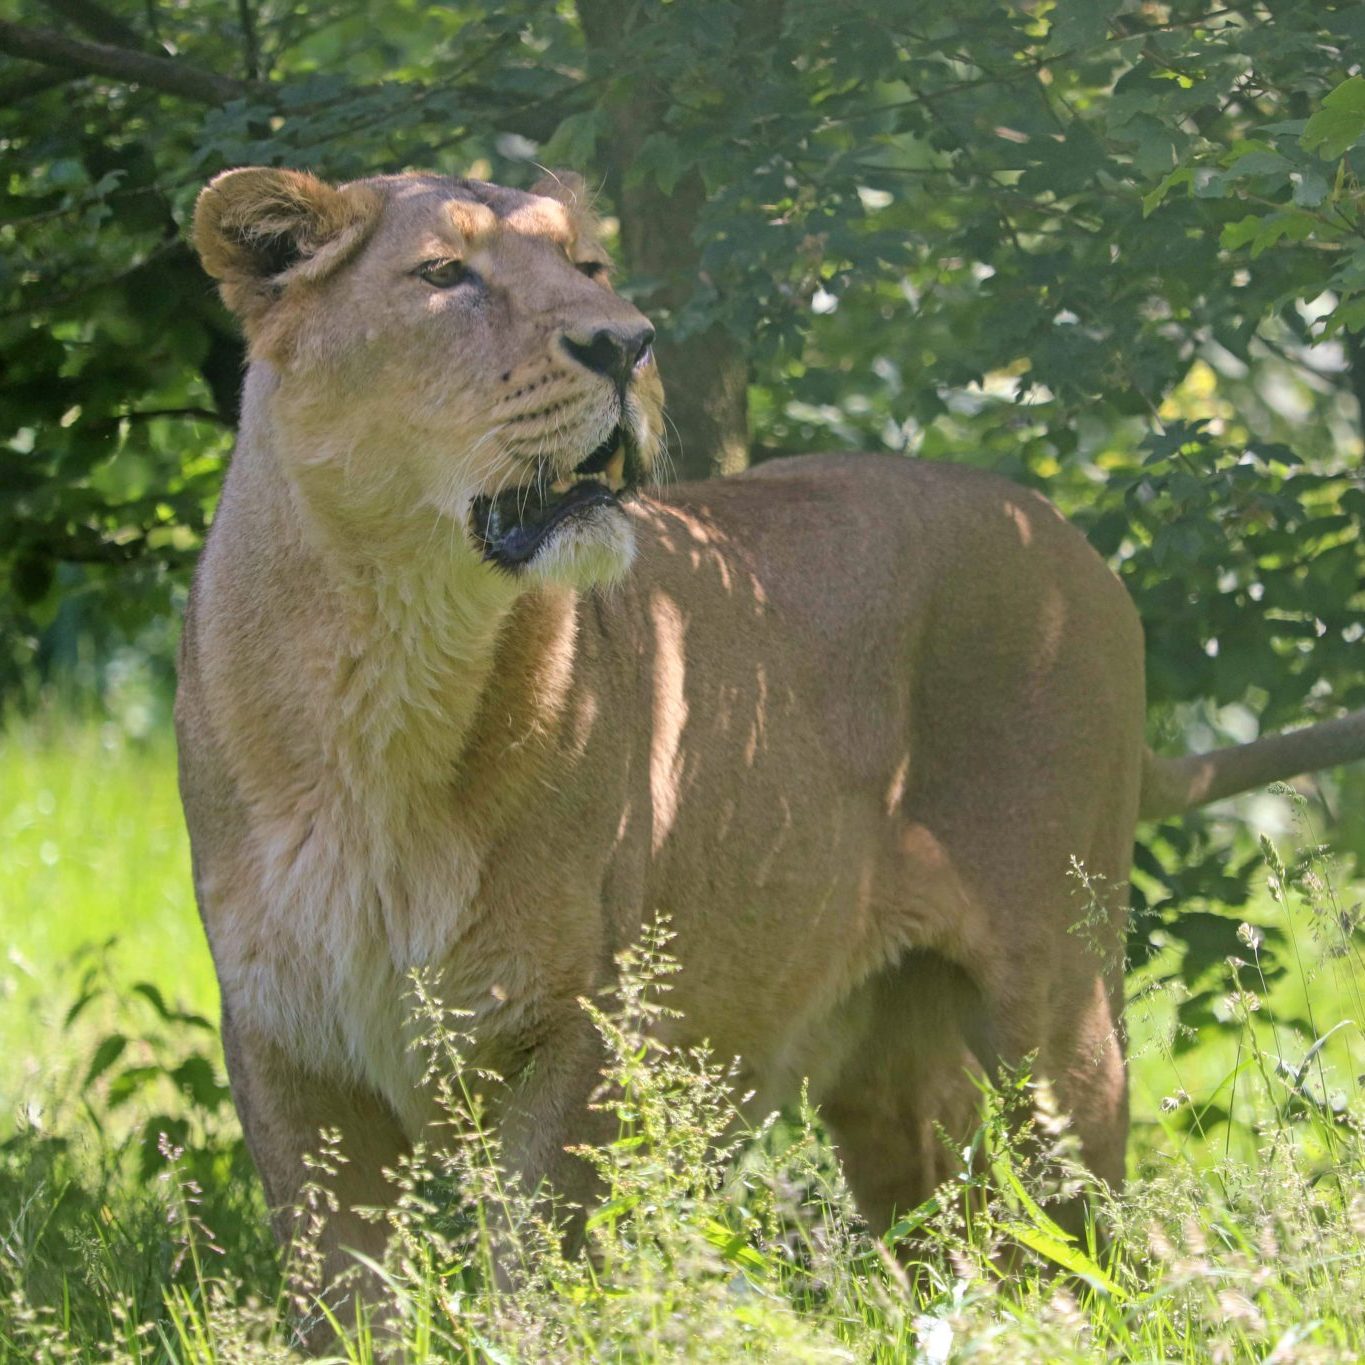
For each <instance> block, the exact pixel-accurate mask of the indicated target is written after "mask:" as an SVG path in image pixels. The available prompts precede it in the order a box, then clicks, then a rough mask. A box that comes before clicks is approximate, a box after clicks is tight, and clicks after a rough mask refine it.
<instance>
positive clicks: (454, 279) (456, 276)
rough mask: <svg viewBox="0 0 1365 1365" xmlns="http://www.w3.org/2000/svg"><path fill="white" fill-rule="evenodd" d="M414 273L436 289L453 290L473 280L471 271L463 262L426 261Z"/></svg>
mask: <svg viewBox="0 0 1365 1365" xmlns="http://www.w3.org/2000/svg"><path fill="white" fill-rule="evenodd" d="M416 273H417V275H418V277H419V278H420V279H423V280H425V281H426V282H427V283H428V284H429V285H431V286H432V287H433V288H436V289H453V288H454V287H455V286H456V285H457V284H463V283H464V282H465V281H466V280H470V279H473V278H474V274H473V271H471V270H470V269H469V267H468V266H466V265H465V263H464V262H463V261H427V262H426V263H425V264H424V265H421V266H419V267H418V268H417V272H416Z"/></svg>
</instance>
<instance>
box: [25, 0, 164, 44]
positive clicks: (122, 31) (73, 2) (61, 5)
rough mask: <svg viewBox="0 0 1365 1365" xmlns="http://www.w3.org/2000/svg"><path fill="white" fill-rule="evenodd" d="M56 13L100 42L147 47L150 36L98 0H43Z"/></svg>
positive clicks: (45, 5) (44, 4)
mask: <svg viewBox="0 0 1365 1365" xmlns="http://www.w3.org/2000/svg"><path fill="white" fill-rule="evenodd" d="M41 3H42V4H43V6H44V7H45V8H47V9H50V10H51V11H52V12H53V13H54V14H60V15H61V17H62V18H63V19H65V20H67V21H68V22H69V23H72V24H75V26H76V27H77V28H78V29H80V30H81V32H82V33H87V34H89V35H90V37H92V38H94V39H95V41H96V42H100V43H113V44H115V45H116V46H118V47H127V48H133V49H145V48H146V47H147V40H146V39H145V38H144V37H143V36H142V35H141V34H140V33H139V32H138V31H137V30H136V29H135V28H133V27H132V26H131V25H130V24H125V23H124V22H123V20H122V19H120V18H119V17H118V15H116V14H110V13H109V11H108V10H107V9H104V8H103V7H102V6H100V5H97V4H95V3H94V0H41Z"/></svg>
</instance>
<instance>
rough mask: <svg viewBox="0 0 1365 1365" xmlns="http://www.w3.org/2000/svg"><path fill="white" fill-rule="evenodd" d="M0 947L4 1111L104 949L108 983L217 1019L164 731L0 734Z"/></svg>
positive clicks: (78, 727) (60, 721) (52, 725)
mask: <svg viewBox="0 0 1365 1365" xmlns="http://www.w3.org/2000/svg"><path fill="white" fill-rule="evenodd" d="M0 937H3V941H4V952H5V955H4V959H3V961H0V1036H3V1038H4V1039H5V1046H4V1048H3V1049H2V1050H0V1103H3V1105H4V1108H5V1109H8V1108H10V1107H11V1106H12V1104H13V1101H14V1097H15V1094H16V1086H18V1085H19V1084H20V1083H21V1081H29V1082H31V1081H32V1080H33V1079H35V1078H38V1077H41V1076H42V1075H43V1074H44V1073H45V1072H46V1070H47V1069H48V1068H49V1067H50V1065H51V1064H52V1061H53V1056H52V1051H51V1050H52V1048H53V1046H54V1044H55V1043H57V1042H58V1039H59V1035H57V1034H56V1033H55V1029H56V1026H57V1025H58V1024H59V1022H60V1017H61V1012H62V1011H63V1010H64V1009H65V1008H66V1007H67V1006H68V1005H69V1004H70V997H69V996H66V997H63V995H62V989H63V987H65V988H67V989H69V988H70V985H71V973H73V972H74V971H75V970H76V969H75V967H74V965H73V956H74V955H75V954H76V953H77V952H78V950H81V949H86V948H89V949H97V948H99V947H100V946H101V945H103V944H105V943H109V942H110V941H111V940H112V946H111V947H110V948H109V950H108V958H109V965H110V969H111V973H112V974H113V976H114V977H115V979H117V980H120V981H122V982H125V983H127V984H129V985H131V984H132V983H133V982H135V981H152V982H155V983H156V984H157V985H158V986H159V988H160V989H161V991H162V992H163V993H164V994H165V996H166V998H167V999H168V1000H170V1001H173V1002H174V1001H176V1000H179V1001H181V1002H182V1003H183V1004H185V1005H186V1006H187V1007H190V1008H193V1009H194V1010H196V1011H197V1012H199V1013H205V1014H208V1015H210V1016H215V1015H216V1012H217V999H218V992H217V985H216V983H215V980H214V975H213V964H212V962H211V960H210V958H209V953H208V948H207V945H206V944H205V941H204V934H203V930H202V928H201V927H200V923H199V915H198V912H197V911H196V909H195V904H194V893H193V890H192V887H191V884H190V860H189V842H188V840H187V838H186V835H185V822H184V819H183V817H182V815H181V813H180V799H179V796H178V794H177V791H176V773H175V747H174V743H173V740H172V738H171V735H170V733H169V731H168V730H166V729H164V728H163V729H158V730H155V731H153V732H152V733H151V735H149V736H148V737H147V738H146V739H142V740H137V739H133V738H130V737H129V736H128V735H127V734H126V733H125V732H124V731H123V729H121V728H120V727H119V726H117V725H115V724H113V723H92V722H85V721H77V720H71V719H68V718H65V717H64V716H62V715H61V713H57V714H49V715H47V716H45V717H43V718H42V719H41V720H39V721H36V722H30V723H26V724H13V725H10V726H9V727H8V728H6V729H4V730H0Z"/></svg>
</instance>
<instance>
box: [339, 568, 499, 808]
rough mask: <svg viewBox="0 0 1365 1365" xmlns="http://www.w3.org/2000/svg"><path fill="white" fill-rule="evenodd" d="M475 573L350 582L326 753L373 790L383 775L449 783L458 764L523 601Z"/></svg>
mask: <svg viewBox="0 0 1365 1365" xmlns="http://www.w3.org/2000/svg"><path fill="white" fill-rule="evenodd" d="M470 567H471V566H467V565H462V564H457V565H451V564H450V563H449V562H442V563H432V562H426V563H423V562H421V561H415V562H414V563H412V564H411V565H408V566H405V567H403V568H402V569H396V568H391V567H389V566H383V567H376V568H371V569H369V570H367V571H363V572H354V571H351V572H348V573H346V574H345V576H344V577H343V578H342V580H341V586H340V590H339V594H338V596H339V598H340V599H341V602H342V607H341V617H342V620H341V625H342V629H341V630H340V631H338V633H337V636H336V639H335V641H334V646H333V657H334V660H335V671H334V673H333V679H334V681H333V689H332V704H331V706H330V707H329V711H330V716H329V724H328V733H327V735H326V749H327V756H328V759H329V762H330V763H332V764H334V765H335V766H336V767H337V768H338V770H339V771H341V772H343V773H346V774H348V775H351V776H353V778H354V781H355V782H356V784H357V785H358V786H359V787H361V788H363V789H364V790H367V791H368V790H371V789H372V787H373V784H374V781H375V778H376V777H382V776H383V775H391V776H392V777H393V779H394V780H398V779H399V778H400V775H401V780H402V781H403V782H405V783H410V782H422V781H424V780H425V781H438V782H439V781H448V780H449V777H450V775H451V773H452V772H453V770H454V766H455V764H456V763H457V762H458V760H459V756H460V753H461V751H462V749H463V747H464V744H465V741H466V738H467V736H468V734H469V731H470V728H471V726H472V725H473V723H474V720H475V717H476V716H477V714H478V711H479V709H480V706H481V704H482V701H483V697H484V694H485V692H486V691H487V689H488V687H489V684H490V679H491V678H492V674H493V669H494V661H495V658H496V654H497V644H498V637H499V635H500V634H501V632H502V630H503V629H504V627H505V625H506V623H507V620H508V617H509V615H510V614H511V612H512V610H513V607H514V606H515V603H516V597H517V593H516V591H515V589H514V587H512V586H510V585H508V584H505V583H500V582H496V581H493V582H490V575H489V574H488V573H487V571H486V570H484V568H483V566H481V565H477V564H476V565H473V566H472V569H473V572H470V571H469V570H470Z"/></svg>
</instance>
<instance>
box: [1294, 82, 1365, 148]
mask: <svg viewBox="0 0 1365 1365" xmlns="http://www.w3.org/2000/svg"><path fill="white" fill-rule="evenodd" d="M1362 134H1365V76H1351V77H1349V78H1348V79H1347V80H1344V81H1342V83H1341V84H1340V85H1339V86H1337V87H1336V89H1335V90H1332V91H1331V92H1330V93H1328V94H1327V95H1324V96H1323V100H1322V108H1321V109H1319V110H1318V111H1317V113H1316V114H1314V115H1313V117H1312V118H1310V119H1309V120H1308V124H1307V126H1306V127H1305V128H1304V130H1303V137H1302V139H1301V140H1302V142H1303V145H1304V147H1305V148H1306V149H1307V150H1308V151H1310V152H1316V153H1317V154H1318V155H1319V156H1320V157H1321V158H1322V159H1323V160H1324V161H1335V160H1336V159H1337V158H1338V157H1339V156H1342V155H1344V154H1345V153H1346V152H1348V151H1349V150H1350V149H1351V148H1352V147H1354V146H1355V145H1356V143H1357V142H1358V141H1360V138H1361V135H1362Z"/></svg>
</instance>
